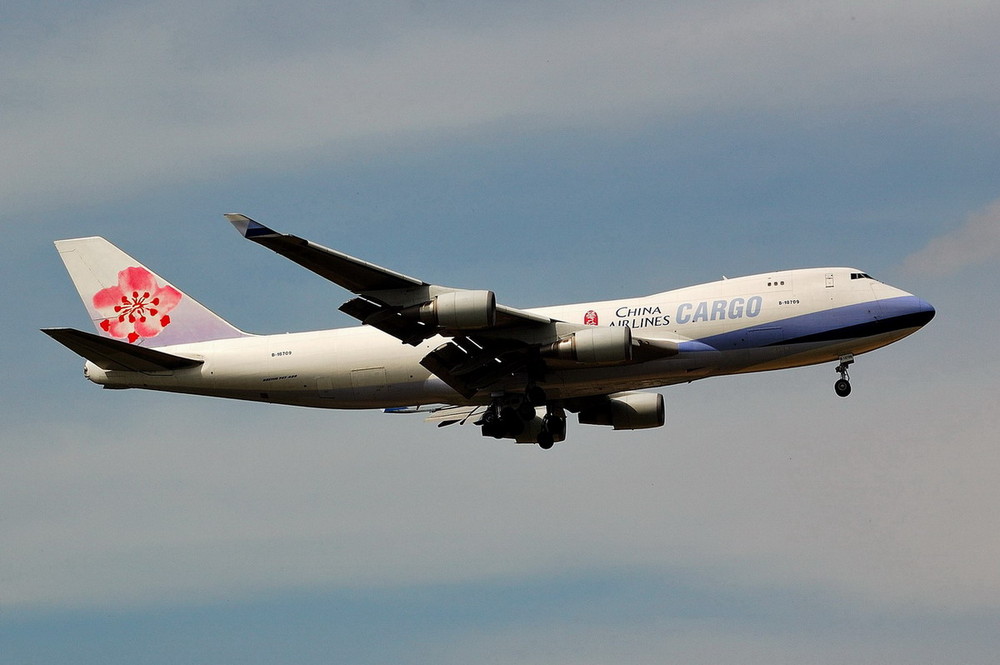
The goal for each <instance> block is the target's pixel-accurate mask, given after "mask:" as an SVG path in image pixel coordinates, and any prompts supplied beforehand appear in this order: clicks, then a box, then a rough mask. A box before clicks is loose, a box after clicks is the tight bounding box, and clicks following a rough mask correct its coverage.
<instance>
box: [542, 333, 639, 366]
mask: <svg viewBox="0 0 1000 665" xmlns="http://www.w3.org/2000/svg"><path fill="white" fill-rule="evenodd" d="M542 357H545V358H553V359H557V360H572V361H575V362H580V363H594V364H599V363H623V362H628V361H630V360H632V331H631V329H629V328H628V327H626V326H621V327H607V326H601V327H598V326H594V327H588V328H584V329H583V330H577V331H576V332H575V333H573V334H572V335H570V336H569V337H564V338H562V339H560V340H559V341H557V342H554V343H552V344H550V345H548V346H547V347H545V348H544V349H542Z"/></svg>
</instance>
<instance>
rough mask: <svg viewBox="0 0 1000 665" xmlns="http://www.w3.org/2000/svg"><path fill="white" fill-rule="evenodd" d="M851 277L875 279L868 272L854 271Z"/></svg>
mask: <svg viewBox="0 0 1000 665" xmlns="http://www.w3.org/2000/svg"><path fill="white" fill-rule="evenodd" d="M851 279H875V278H874V277H872V276H871V275H869V274H868V273H866V272H852V273H851Z"/></svg>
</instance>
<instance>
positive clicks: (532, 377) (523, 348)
mask: <svg viewBox="0 0 1000 665" xmlns="http://www.w3.org/2000/svg"><path fill="white" fill-rule="evenodd" d="M226 218H227V219H228V220H229V221H230V222H231V223H232V224H233V226H235V227H236V229H237V230H238V231H239V232H240V233H241V234H242V235H243V236H244V237H245V238H247V239H248V240H252V241H253V242H255V243H257V244H260V245H263V246H265V247H267V248H268V249H270V250H272V251H274V252H277V253H278V254H281V255H282V256H284V257H286V258H288V259H291V260H292V261H295V262H296V263H298V264H299V265H301V266H303V267H304V268H308V269H309V270H311V271H313V272H314V273H316V274H317V275H320V276H322V277H324V278H326V279H328V280H330V281H332V282H334V283H336V284H339V285H340V286H342V287H344V288H345V289H347V290H348V291H351V292H353V293H354V294H355V295H356V297H355V298H352V299H351V300H348V301H347V302H345V303H344V304H343V305H341V306H340V310H341V311H342V312H345V313H346V314H349V315H350V316H353V317H354V318H356V319H358V320H359V321H361V322H362V323H363V324H365V325H369V326H372V327H374V328H378V329H379V330H381V331H383V332H385V333H387V334H389V335H392V336H393V337H395V338H397V339H399V340H400V341H401V342H404V343H406V344H411V345H413V346H417V345H419V344H421V343H422V342H423V341H424V340H427V339H429V338H431V337H434V336H435V335H442V336H444V337H448V338H450V340H449V341H447V342H445V343H444V344H441V345H440V346H438V347H437V348H436V349H434V350H433V351H432V352H430V353H429V354H427V355H426V356H425V357H424V358H423V360H422V361H421V365H423V366H424V367H425V368H426V369H428V370H429V371H431V372H432V373H434V374H435V375H437V376H438V377H439V378H440V379H441V380H442V381H444V382H445V383H447V384H448V385H449V386H451V387H452V388H453V389H454V390H455V391H456V392H458V393H460V394H461V395H463V396H464V397H465V398H467V399H469V398H472V397H473V396H474V395H475V394H476V393H478V392H481V391H488V390H489V389H490V388H491V387H493V386H496V385H498V384H500V383H502V382H504V381H505V380H507V379H508V378H509V377H512V376H515V375H518V376H521V375H526V376H527V378H526V380H525V383H527V382H528V381H540V380H542V377H543V376H544V374H545V372H546V370H547V369H551V368H553V367H560V366H562V367H565V366H567V365H569V366H571V367H573V366H582V365H606V364H621V363H629V362H637V361H641V360H647V359H650V358H652V357H664V356H669V355H674V354H676V353H677V352H678V344H677V342H674V341H670V340H643V339H638V338H633V337H632V335H631V331H630V330H629V329H628V328H625V327H620V328H611V327H597V326H583V325H580V324H573V323H567V322H565V321H557V320H554V319H551V318H549V317H546V316H541V315H538V314H535V313H532V312H526V311H524V310H519V309H515V308H513V307H508V306H505V305H500V304H497V302H496V297H495V296H494V294H493V292H492V291H481V290H480V291H476V290H469V289H457V288H452V287H447V286H440V285H436V284H430V283H428V282H425V281H423V280H420V279H417V278H415V277H410V276H408V275H404V274H402V273H398V272H395V271H393V270H389V269H387V268H382V267H380V266H377V265H375V264H372V263H369V262H367V261H362V260H361V259H357V258H354V257H353V256H349V255H347V254H344V253H342V252H338V251H336V250H333V249H329V248H327V247H323V246H322V245H317V244H316V243H313V242H310V241H308V240H305V239H303V238H299V237H297V236H293V235H288V234H283V233H278V232H277V231H274V230H272V229H270V228H268V227H266V226H264V225H263V224H260V223H258V222H255V221H254V220H252V219H250V218H249V217H247V216H245V215H241V214H236V213H231V214H227V215H226ZM522 388H523V385H522Z"/></svg>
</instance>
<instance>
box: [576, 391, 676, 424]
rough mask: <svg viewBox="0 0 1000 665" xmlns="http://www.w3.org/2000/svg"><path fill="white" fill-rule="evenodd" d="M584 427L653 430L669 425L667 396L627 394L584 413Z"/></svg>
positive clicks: (582, 411) (581, 419) (582, 420)
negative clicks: (665, 404) (600, 426)
mask: <svg viewBox="0 0 1000 665" xmlns="http://www.w3.org/2000/svg"><path fill="white" fill-rule="evenodd" d="M579 417H580V423H581V424H583V425H610V426H611V427H614V428H615V429H649V428H651V427H662V426H663V423H665V422H666V411H665V409H664V408H663V395H661V394H659V393H623V394H619V395H610V396H608V398H607V400H605V401H604V402H601V403H598V404H596V405H593V406H588V407H587V408H585V409H581V410H580V416H579Z"/></svg>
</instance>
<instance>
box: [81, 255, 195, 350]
mask: <svg viewBox="0 0 1000 665" xmlns="http://www.w3.org/2000/svg"><path fill="white" fill-rule="evenodd" d="M181 297H182V296H181V292H180V291H178V290H177V289H175V288H174V287H172V286H170V285H169V284H166V285H164V286H160V285H159V284H157V283H156V278H155V277H154V276H153V273H151V272H149V271H148V270H146V269H145V268H142V267H135V268H125V270H122V271H121V272H119V273H118V285H117V286H109V287H108V288H106V289H101V290H100V291H98V292H97V293H95V294H94V299H93V301H94V307H96V308H97V311H98V312H100V314H101V316H103V317H105V318H104V320H103V321H101V323H100V326H101V329H102V330H104V331H105V332H107V333H108V334H109V335H111V336H112V337H119V338H121V337H124V338H126V339H128V341H129V343H134V342H135V341H136V340H137V339H139V338H140V337H156V336H157V335H159V334H160V332H161V331H162V330H163V329H164V328H166V327H167V326H168V325H170V316H169V315H168V314H167V312H169V311H170V310H172V309H173V308H174V307H176V306H177V303H179V302H180V301H181Z"/></svg>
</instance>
